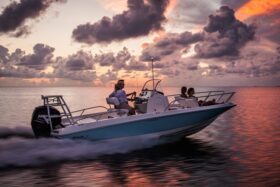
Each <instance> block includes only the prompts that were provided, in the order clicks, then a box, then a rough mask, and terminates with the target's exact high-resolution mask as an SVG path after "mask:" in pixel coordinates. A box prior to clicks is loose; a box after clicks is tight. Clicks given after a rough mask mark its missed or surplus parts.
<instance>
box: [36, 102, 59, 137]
mask: <svg viewBox="0 0 280 187" xmlns="http://www.w3.org/2000/svg"><path fill="white" fill-rule="evenodd" d="M49 109H50V115H51V116H53V115H55V116H57V117H52V118H51V120H52V129H56V128H58V127H59V126H60V125H61V116H60V112H59V111H58V110H57V109H56V108H54V107H51V106H49ZM47 116H48V109H47V106H38V107H36V108H35V109H34V111H33V114H32V119H31V127H32V130H33V133H34V135H35V137H36V138H40V137H50V136H51V128H50V124H49V123H50V121H49V119H48V117H47Z"/></svg>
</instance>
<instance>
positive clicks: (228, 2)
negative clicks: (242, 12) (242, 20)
mask: <svg viewBox="0 0 280 187" xmlns="http://www.w3.org/2000/svg"><path fill="white" fill-rule="evenodd" d="M249 1H250V0H238V1H236V0H222V2H221V3H222V5H225V6H228V7H231V8H233V9H235V10H237V9H239V8H240V7H242V6H243V5H244V4H246V3H247V2H249Z"/></svg>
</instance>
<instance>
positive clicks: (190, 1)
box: [168, 0, 220, 28]
mask: <svg viewBox="0 0 280 187" xmlns="http://www.w3.org/2000/svg"><path fill="white" fill-rule="evenodd" d="M219 5H220V0H211V1H197V0H183V1H177V2H176V6H175V8H174V11H172V12H171V14H170V16H168V20H170V21H171V22H172V23H170V24H172V25H174V26H175V28H177V27H179V28H182V27H183V28H184V27H185V28H190V27H197V26H201V25H205V24H206V21H207V20H206V19H207V16H208V15H209V14H211V13H212V12H213V11H215V10H216V9H217V8H218V7H219ZM182 23H184V24H182Z"/></svg>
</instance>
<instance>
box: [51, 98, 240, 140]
mask: <svg viewBox="0 0 280 187" xmlns="http://www.w3.org/2000/svg"><path fill="white" fill-rule="evenodd" d="M234 106H235V105H234V104H231V103H226V104H217V105H212V106H205V107H197V108H190V109H186V108H185V109H177V110H169V111H167V112H158V113H156V112H155V113H149V114H142V115H135V116H128V117H121V118H116V119H115V118H113V119H106V120H98V121H94V122H89V123H84V124H77V125H71V126H67V127H65V128H61V129H58V130H56V131H54V132H52V136H54V137H56V138H71V139H87V140H93V141H101V140H110V139H122V138H129V137H137V136H139V137H140V136H145V135H152V136H157V137H160V138H163V137H164V138H168V137H173V138H182V137H184V136H187V135H191V134H194V133H196V132H198V131H200V130H202V129H203V128H205V127H207V126H208V125H209V124H211V123H212V122H213V121H214V120H215V119H216V118H217V117H218V116H219V115H221V114H222V113H224V112H225V111H227V110H228V109H230V108H232V107H234Z"/></svg>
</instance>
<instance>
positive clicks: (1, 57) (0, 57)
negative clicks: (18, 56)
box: [0, 45, 10, 64]
mask: <svg viewBox="0 0 280 187" xmlns="http://www.w3.org/2000/svg"><path fill="white" fill-rule="evenodd" d="M9 56H10V54H9V49H7V48H6V47H4V46H2V45H0V64H1V63H2V64H6V63H7V62H8V60H9Z"/></svg>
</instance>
